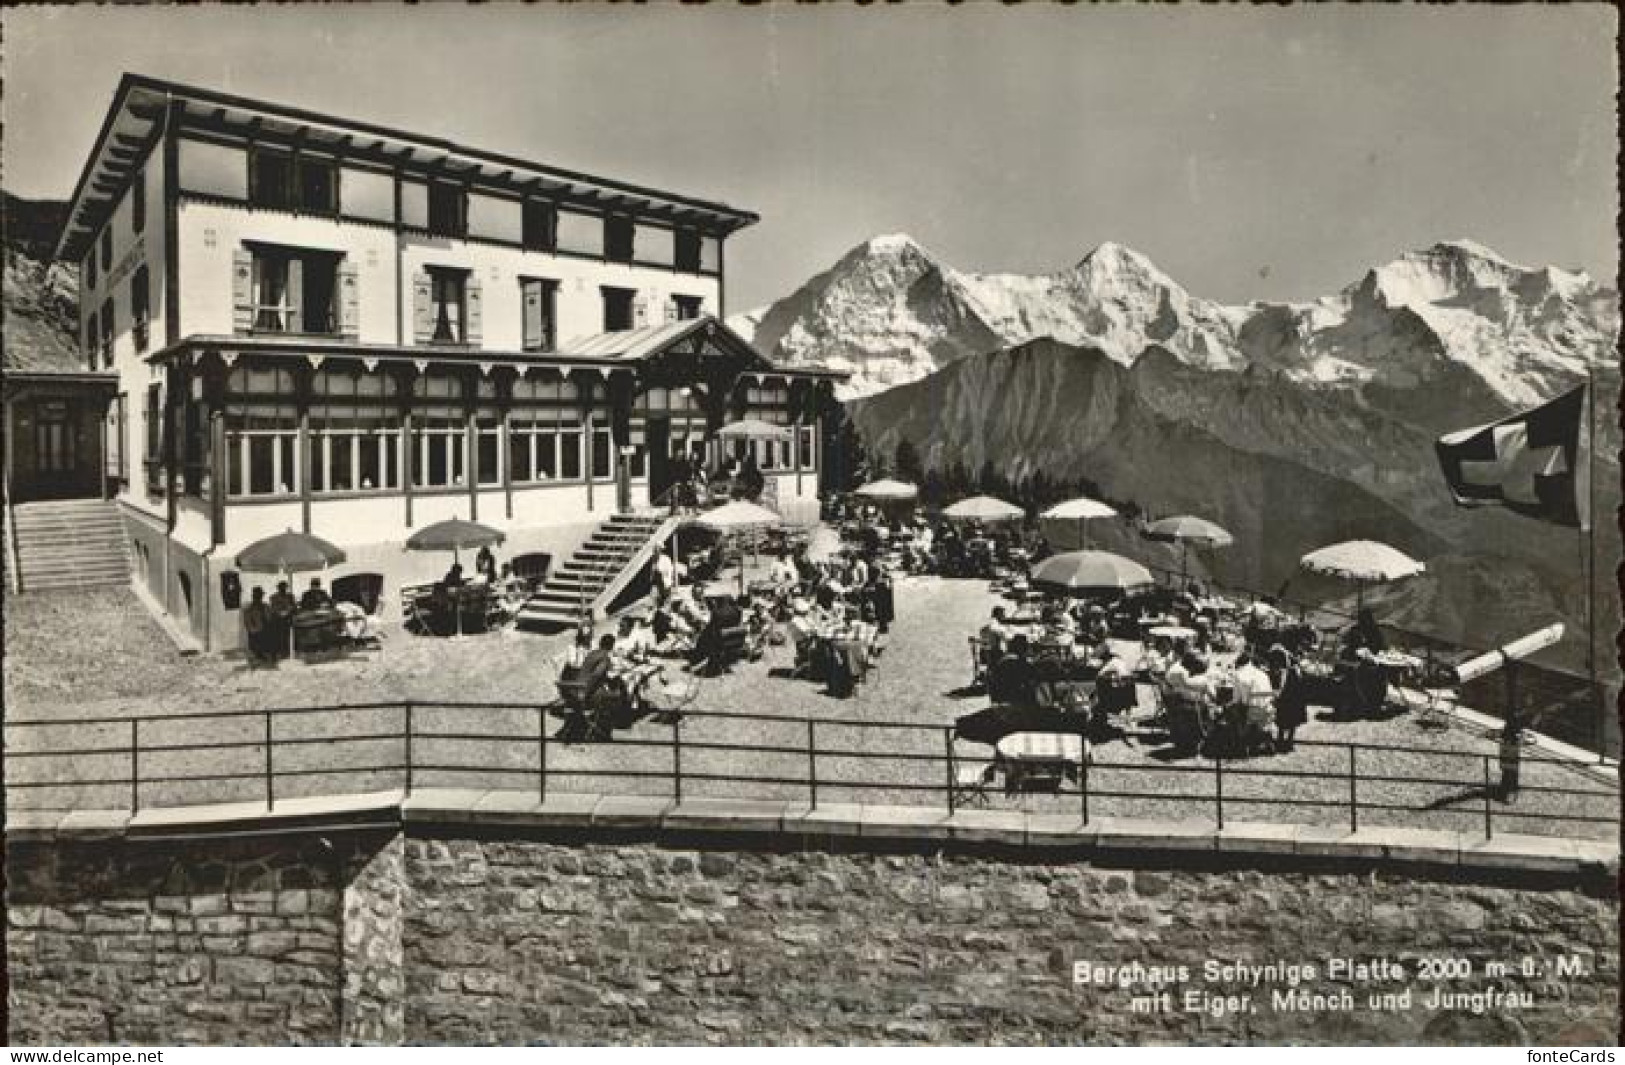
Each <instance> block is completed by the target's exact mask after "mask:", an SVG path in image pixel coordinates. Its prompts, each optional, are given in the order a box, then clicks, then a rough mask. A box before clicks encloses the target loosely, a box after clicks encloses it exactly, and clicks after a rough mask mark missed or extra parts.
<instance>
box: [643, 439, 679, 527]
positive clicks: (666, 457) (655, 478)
mask: <svg viewBox="0 0 1625 1065" xmlns="http://www.w3.org/2000/svg"><path fill="white" fill-rule="evenodd" d="M643 433H644V441H645V443H644V446H645V447H646V448H648V454H649V502H650V503H651V504H653V505H655V506H660V505H662V504H665V503H669V502H671V501H670V500H669V499H666V498H664V497H665V495H666V493H667V492H669V491H671V486H672V485H673V484H675V483H677V477H678V471H677V469H676V468H675V464H674V463H673V462H672V456H671V419H670V418H650V419H649V420H648V422H646V423H645V425H644V430H643Z"/></svg>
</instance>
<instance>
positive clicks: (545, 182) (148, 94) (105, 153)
mask: <svg viewBox="0 0 1625 1065" xmlns="http://www.w3.org/2000/svg"><path fill="white" fill-rule="evenodd" d="M171 108H174V109H175V113H176V114H177V115H178V116H179V120H180V123H181V125H182V127H183V128H191V127H193V126H196V127H199V128H213V129H216V130H219V131H223V132H232V131H235V132H240V133H247V134H251V135H254V136H257V137H260V138H263V139H267V140H290V141H291V140H294V139H298V140H299V141H300V143H302V144H303V145H304V146H305V147H308V148H311V149H314V150H317V151H334V152H340V153H343V154H347V155H352V156H358V157H364V158H370V159H372V160H374V161H377V162H384V163H388V164H390V165H400V166H404V167H407V168H408V169H413V168H416V169H423V168H433V169H435V170H436V171H437V172H439V173H441V174H443V175H445V176H447V177H453V178H457V179H459V180H472V181H478V182H481V183H489V184H492V185H499V186H504V187H509V188H515V189H519V190H523V191H527V192H531V193H534V194H536V195H539V196H545V197H549V198H552V199H556V200H559V201H560V202H564V203H574V204H578V205H583V206H591V207H597V208H600V209H608V210H622V211H627V212H632V213H641V214H650V215H654V216H657V217H662V218H666V219H668V220H670V221H673V222H677V223H682V222H689V223H692V224H694V225H697V226H701V227H703V228H707V229H710V230H714V231H718V232H723V233H728V232H732V231H734V230H736V229H740V228H743V227H744V226H748V225H750V224H751V223H753V222H756V221H758V220H759V216H758V215H756V214H755V213H754V212H751V211H746V210H741V209H739V208H736V207H730V206H728V205H727V204H724V203H718V202H716V201H712V200H704V199H699V198H696V197H692V196H686V195H682V194H680V193H675V192H667V191H664V190H661V189H655V188H650V187H647V186H642V185H635V184H631V183H629V182H624V181H616V180H613V179H610V178H602V177H595V176H593V175H590V174H584V173H580V172H577V171H573V170H565V169H563V168H560V167H555V166H550V165H548V164H545V163H540V162H536V161H533V160H527V159H519V158H516V157H514V156H509V155H503V154H500V153H497V152H492V151H487V150H485V149H481V148H472V147H468V146H465V145H461V144H457V143H455V142H453V141H450V140H445V139H443V138H439V137H429V136H424V135H421V134H416V133H409V132H406V131H403V130H397V129H391V128H389V127H386V126H379V125H375V124H373V123H369V122H360V121H356V120H353V119H346V118H340V117H336V116H333V115H328V114H323V113H320V112H316V111H308V110H303V109H300V108H295V107H287V106H284V105H281V104H275V103H268V102H266V101H263V100H253V99H249V98H247V97H242V96H234V95H231V94H228V93H222V92H217V91H215V90H212V89H203V88H198V87H196V86H191V85H183V84H180V83H178V82H171V81H163V80H160V79H158V78H151V77H147V76H146V75H142V74H129V73H126V74H125V75H124V77H123V79H122V80H121V81H120V82H119V86H118V89H117V91H116V92H115V93H114V95H113V103H112V106H111V107H110V108H109V109H108V112H107V116H106V118H105V119H104V120H103V122H102V128H101V132H100V133H98V134H97V136H96V142H95V144H94V145H93V146H92V148H91V151H90V155H89V157H88V158H87V159H86V161H85V166H84V169H83V171H82V172H81V173H80V175H79V183H78V185H77V186H75V188H74V193H73V199H72V201H71V203H70V208H69V216H68V221H67V223H66V224H65V225H64V226H63V229H62V237H61V239H60V240H59V241H58V243H57V248H56V254H57V257H58V258H65V259H78V258H80V257H81V256H82V255H83V254H84V251H85V243H86V242H87V241H88V240H89V239H90V238H91V236H92V235H93V234H94V233H95V232H96V231H97V229H98V228H99V227H100V225H101V221H102V219H104V218H106V216H107V214H108V213H109V212H110V211H111V210H112V208H113V207H114V206H115V205H116V204H117V203H118V199H119V197H120V196H121V195H122V193H123V189H124V187H125V186H126V184H127V183H128V181H129V178H130V173H131V171H132V170H133V169H134V167H135V166H137V165H138V164H140V163H141V161H142V160H143V159H144V158H145V157H146V154H147V151H148V149H149V148H150V147H151V146H152V144H154V143H155V142H156V140H157V138H158V137H159V136H160V135H161V134H162V132H163V124H164V122H165V121H166V117H165V116H166V115H167V114H168V113H169V112H170V109H171Z"/></svg>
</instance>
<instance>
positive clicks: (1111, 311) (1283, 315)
mask: <svg viewBox="0 0 1625 1065" xmlns="http://www.w3.org/2000/svg"><path fill="white" fill-rule="evenodd" d="M738 324H739V326H740V327H741V328H742V329H747V330H752V331H753V334H754V342H755V343H756V345H757V347H758V348H759V349H760V350H762V352H763V353H764V354H766V355H768V356H769V357H771V358H774V359H778V360H782V361H786V362H789V363H821V364H825V365H830V366H833V367H837V368H841V369H846V370H849V371H850V372H851V373H852V374H853V377H852V381H851V384H850V385H849V386H848V388H847V389H846V394H848V395H863V394H868V393H872V392H876V391H881V390H884V389H886V388H889V387H892V386H894V385H898V384H902V383H905V382H907V381H912V380H917V379H919V378H921V377H924V376H925V375H926V374H928V373H931V372H933V371H934V370H936V369H939V368H941V367H942V366H944V365H946V364H947V363H949V362H952V361H954V360H955V359H958V358H962V357H964V356H965V355H967V354H973V353H982V352H986V351H991V350H994V349H996V348H1003V347H1009V346H1012V345H1016V344H1020V343H1023V342H1025V341H1028V340H1031V339H1034V338H1037V337H1053V338H1055V339H1056V340H1058V341H1061V342H1063V343H1066V344H1070V345H1077V346H1086V347H1089V348H1091V349H1094V350H1098V351H1100V352H1102V353H1104V354H1105V355H1106V356H1107V357H1108V358H1109V359H1111V360H1112V361H1114V362H1117V363H1120V364H1122V365H1125V366H1132V365H1133V364H1134V363H1136V362H1137V361H1138V360H1139V358H1140V357H1141V355H1142V354H1143V353H1144V352H1145V351H1146V350H1147V349H1149V348H1151V347H1154V346H1160V347H1162V348H1165V349H1166V350H1168V351H1169V352H1171V353H1172V354H1173V355H1174V357H1175V358H1176V359H1178V360H1179V361H1180V362H1182V363H1185V364H1187V365H1191V366H1196V367H1201V368H1204V369H1215V370H1241V369H1245V368H1247V367H1249V366H1258V367H1262V368H1265V369H1268V370H1270V371H1273V372H1279V373H1282V374H1285V375H1286V376H1288V377H1289V378H1292V379H1294V380H1297V381H1300V382H1302V383H1304V384H1307V385H1311V386H1314V387H1335V388H1355V389H1370V388H1373V387H1376V388H1381V389H1383V390H1384V394H1385V395H1386V394H1387V392H1389V391H1392V390H1398V391H1401V392H1403V391H1411V390H1415V389H1417V388H1419V387H1421V386H1423V385H1424V384H1428V383H1430V382H1447V381H1448V382H1451V384H1450V393H1451V394H1452V395H1458V396H1461V397H1463V402H1465V403H1467V404H1468V405H1475V406H1480V405H1483V403H1486V402H1487V403H1490V404H1492V405H1498V406H1500V407H1502V408H1506V409H1510V408H1513V407H1516V406H1518V405H1520V404H1523V403H1526V402H1531V401H1532V400H1534V399H1536V398H1538V397H1540V396H1545V395H1550V394H1551V392H1552V389H1553V388H1555V387H1557V386H1559V385H1560V384H1561V383H1562V382H1563V381H1571V380H1574V379H1577V378H1578V377H1579V376H1581V375H1583V374H1584V373H1585V372H1586V369H1587V367H1588V366H1589V365H1594V364H1596V363H1597V362H1598V361H1600V360H1604V359H1606V357H1607V354H1608V353H1609V352H1610V351H1611V349H1612V345H1613V338H1614V334H1615V332H1616V331H1617V325H1618V314H1617V296H1615V295H1614V294H1613V293H1609V292H1606V291H1603V290H1598V289H1597V287H1596V286H1595V285H1594V284H1593V283H1592V282H1591V279H1590V278H1588V277H1587V276H1586V275H1585V274H1583V273H1577V272H1571V271H1567V270H1562V269H1559V268H1557V267H1551V266H1548V267H1544V268H1539V269H1534V268H1530V267H1525V266H1521V265H1518V264H1516V263H1513V262H1511V261H1509V260H1508V259H1506V258H1504V257H1502V256H1501V255H1499V254H1498V253H1496V252H1495V251H1494V250H1492V249H1490V248H1487V247H1485V246H1484V245H1482V244H1480V243H1477V242H1475V241H1472V240H1466V239H1462V240H1450V241H1442V242H1440V243H1437V244H1434V245H1433V246H1431V247H1428V248H1424V249H1421V250H1418V251H1411V252H1406V253H1405V254H1403V255H1400V256H1399V257H1398V258H1396V259H1394V260H1393V261H1392V262H1389V263H1386V264H1383V265H1381V266H1377V267H1374V268H1372V269H1371V270H1369V271H1367V272H1366V274H1365V276H1364V277H1363V278H1362V279H1361V280H1360V281H1358V282H1356V283H1355V284H1352V285H1350V286H1349V287H1347V288H1345V289H1344V290H1343V291H1342V292H1340V293H1338V294H1336V295H1332V296H1326V297H1323V298H1321V299H1319V300H1315V301H1313V302H1310V303H1304V304H1281V303H1267V302H1261V303H1253V304H1250V305H1247V306H1225V305H1221V304H1218V303H1215V302H1212V301H1210V300H1205V299H1202V298H1200V297H1197V296H1193V295H1191V294H1190V293H1189V292H1187V291H1186V290H1185V288H1184V287H1183V286H1181V285H1180V284H1179V283H1178V282H1177V281H1175V280H1174V279H1173V278H1172V277H1170V276H1169V275H1168V274H1167V273H1165V272H1164V271H1163V270H1162V269H1161V268H1159V267H1158V266H1157V265H1156V264H1155V263H1154V262H1153V261H1152V260H1151V259H1150V258H1148V257H1147V256H1145V255H1144V254H1142V253H1140V252H1139V251H1136V250H1135V249H1133V248H1131V247H1129V246H1127V245H1125V244H1121V243H1118V242H1116V241H1105V242H1102V243H1100V244H1099V245H1097V246H1096V247H1095V248H1094V249H1093V250H1091V251H1090V252H1089V253H1088V254H1087V255H1085V256H1083V257H1082V258H1081V259H1080V260H1078V261H1077V263H1076V264H1075V265H1074V266H1071V267H1068V268H1064V269H1061V270H1058V271H1056V272H1054V273H1049V274H1032V275H1029V274H1013V273H973V272H969V271H962V270H957V269H954V268H953V267H951V266H948V265H946V264H944V263H942V262H941V261H940V260H939V259H937V258H936V257H935V256H933V255H932V254H931V253H929V252H928V251H926V250H925V249H924V248H923V247H921V246H920V244H919V243H918V242H917V241H915V240H914V239H913V238H912V237H910V236H908V235H907V234H903V233H888V234H883V235H881V236H877V237H874V238H872V239H870V240H868V241H865V242H863V243H862V244H859V245H857V246H856V247H854V248H853V249H851V250H850V251H849V252H847V253H846V254H845V255H844V256H842V257H841V259H840V260H839V261H838V262H837V263H836V264H835V265H834V266H833V267H831V268H830V269H829V270H828V271H826V272H824V273H823V274H820V275H818V276H817V277H815V278H813V279H812V280H811V281H809V282H807V284H806V285H804V286H802V288H801V289H799V290H797V291H796V292H795V293H793V294H791V295H790V296H787V297H785V298H784V299H782V300H780V301H778V302H777V303H775V304H773V305H771V306H770V307H768V308H767V309H766V311H765V312H763V313H762V314H761V316H760V319H759V321H755V320H739V322H738ZM1441 412H1442V413H1443V414H1445V415H1448V414H1449V413H1450V406H1449V405H1446V406H1445V407H1444V408H1441Z"/></svg>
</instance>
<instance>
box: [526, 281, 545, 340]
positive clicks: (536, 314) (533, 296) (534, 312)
mask: <svg viewBox="0 0 1625 1065" xmlns="http://www.w3.org/2000/svg"><path fill="white" fill-rule="evenodd" d="M523 284H524V286H525V290H524V305H525V307H524V314H525V328H524V340H523V346H524V349H525V350H526V351H534V350H537V349H539V348H541V347H542V346H543V343H544V338H543V335H542V283H541V282H540V281H526V282H523Z"/></svg>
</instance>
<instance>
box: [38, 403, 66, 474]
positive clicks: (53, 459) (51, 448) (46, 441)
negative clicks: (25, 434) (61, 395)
mask: <svg viewBox="0 0 1625 1065" xmlns="http://www.w3.org/2000/svg"><path fill="white" fill-rule="evenodd" d="M34 461H35V464H36V467H37V469H38V471H39V473H40V475H41V476H43V477H61V476H65V475H67V474H70V473H72V472H73V470H74V466H75V465H76V461H75V457H74V423H73V419H71V418H69V417H68V405H67V404H66V403H57V402H50V403H42V404H40V408H39V420H38V421H36V422H35V423H34Z"/></svg>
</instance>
